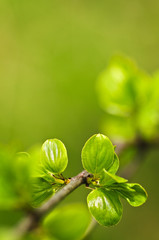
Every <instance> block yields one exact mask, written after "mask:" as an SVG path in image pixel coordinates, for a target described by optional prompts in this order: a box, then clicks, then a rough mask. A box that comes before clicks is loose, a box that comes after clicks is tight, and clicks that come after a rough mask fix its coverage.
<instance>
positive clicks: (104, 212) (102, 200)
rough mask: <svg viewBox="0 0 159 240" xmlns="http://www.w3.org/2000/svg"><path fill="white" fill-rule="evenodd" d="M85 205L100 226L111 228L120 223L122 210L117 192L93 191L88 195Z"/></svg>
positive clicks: (100, 189)
mask: <svg viewBox="0 0 159 240" xmlns="http://www.w3.org/2000/svg"><path fill="white" fill-rule="evenodd" d="M87 203H88V208H89V210H90V212H91V214H92V215H93V217H94V218H95V219H96V220H97V222H99V223H100V224H101V225H104V226H112V225H115V224H117V223H118V222H119V221H120V219H121V216H122V212H123V208H122V205H121V202H120V199H119V196H118V193H117V192H115V191H109V190H106V189H102V188H99V189H95V190H93V191H92V192H91V193H90V194H89V195H88V197H87Z"/></svg>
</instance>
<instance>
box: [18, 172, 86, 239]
mask: <svg viewBox="0 0 159 240" xmlns="http://www.w3.org/2000/svg"><path fill="white" fill-rule="evenodd" d="M89 176H90V173H88V172H87V171H85V170H84V171H83V172H81V173H79V174H78V175H77V176H75V177H73V178H71V179H70V182H69V183H68V184H67V185H65V186H64V187H63V188H62V189H61V190H59V191H58V192H57V193H56V194H55V195H54V196H53V197H52V198H50V199H49V200H48V201H47V202H46V203H45V204H44V205H43V206H42V207H40V208H38V209H34V210H32V212H31V213H30V214H29V215H28V216H27V217H26V218H24V219H23V220H22V221H21V222H20V223H19V225H18V226H17V227H16V228H15V229H14V233H15V234H16V237H17V239H20V238H21V237H22V236H24V235H25V234H26V233H27V232H29V231H31V230H33V229H35V228H37V226H38V224H39V222H40V221H41V220H42V219H43V218H44V217H45V215H47V214H48V213H49V212H50V211H51V210H53V209H54V208H55V207H56V206H57V205H58V204H59V203H60V202H61V201H62V200H63V199H64V198H65V197H66V196H68V195H69V194H70V193H71V192H73V191H74V190H75V189H76V188H78V187H79V186H81V185H82V184H86V183H87V178H88V177H89Z"/></svg>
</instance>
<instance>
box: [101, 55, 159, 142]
mask: <svg viewBox="0 0 159 240" xmlns="http://www.w3.org/2000/svg"><path fill="white" fill-rule="evenodd" d="M158 79H159V77H158V74H156V75H155V76H149V75H148V74H146V73H145V72H143V71H142V70H140V69H139V68H138V67H137V66H136V65H135V63H134V62H132V61H131V60H130V59H127V58H124V57H114V58H113V59H112V60H111V61H110V63H109V65H108V67H107V68H106V70H105V71H104V72H103V73H102V74H101V75H100V77H99V79H98V82H97V90H98V96H99V101H100V104H101V107H102V108H103V110H104V111H105V112H106V114H107V116H106V119H105V121H104V122H103V129H104V131H105V132H107V134H108V135H109V136H110V137H111V138H113V139H115V140H118V139H119V140H122V141H126V140H133V139H135V138H136V137H137V136H140V137H142V138H143V139H146V140H147V139H152V138H154V137H156V136H157V134H158V130H159V125H158V118H159V111H158V110H159V104H158V103H159V85H158V84H159V81H158Z"/></svg>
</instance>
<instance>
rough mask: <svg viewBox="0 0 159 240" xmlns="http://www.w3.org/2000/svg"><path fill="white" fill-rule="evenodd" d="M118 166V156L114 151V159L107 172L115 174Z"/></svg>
mask: <svg viewBox="0 0 159 240" xmlns="http://www.w3.org/2000/svg"><path fill="white" fill-rule="evenodd" d="M118 168H119V158H118V156H117V154H116V153H114V161H113V164H112V165H111V167H110V168H109V169H108V172H109V173H112V174H115V173H116V172H117V171H118Z"/></svg>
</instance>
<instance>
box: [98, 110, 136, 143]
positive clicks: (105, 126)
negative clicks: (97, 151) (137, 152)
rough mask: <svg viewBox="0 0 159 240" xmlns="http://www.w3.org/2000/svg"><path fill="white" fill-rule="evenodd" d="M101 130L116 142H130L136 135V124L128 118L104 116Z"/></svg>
mask: <svg viewBox="0 0 159 240" xmlns="http://www.w3.org/2000/svg"><path fill="white" fill-rule="evenodd" d="M101 128H102V130H103V131H104V132H105V133H107V136H108V137H111V139H112V140H114V141H116V142H125V141H132V140H134V138H135V136H136V135H135V134H136V132H135V131H136V123H135V122H134V121H132V119H131V118H130V116H129V117H121V116H116V115H110V114H106V117H104V118H103V120H102V122H101Z"/></svg>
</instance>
